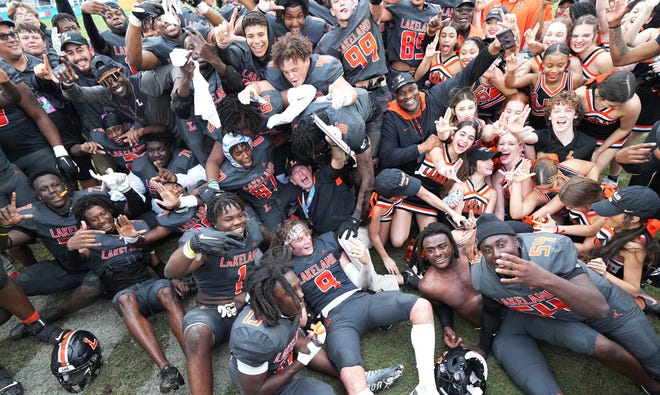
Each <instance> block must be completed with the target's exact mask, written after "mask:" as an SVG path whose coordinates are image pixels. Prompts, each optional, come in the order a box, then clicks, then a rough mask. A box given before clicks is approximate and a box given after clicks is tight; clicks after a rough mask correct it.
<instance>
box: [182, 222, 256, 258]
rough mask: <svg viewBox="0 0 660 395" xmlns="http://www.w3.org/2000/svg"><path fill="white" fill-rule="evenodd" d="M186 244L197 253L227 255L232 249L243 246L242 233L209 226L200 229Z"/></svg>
mask: <svg viewBox="0 0 660 395" xmlns="http://www.w3.org/2000/svg"><path fill="white" fill-rule="evenodd" d="M186 244H188V245H189V246H190V249H191V250H192V251H193V252H195V253H197V254H198V253H202V252H203V253H207V254H211V255H219V256H224V255H227V254H228V253H229V251H230V250H232V249H236V248H243V247H245V243H244V239H243V236H242V235H239V234H238V233H234V232H220V231H217V230H215V229H211V228H204V229H201V231H200V232H199V233H195V235H193V237H192V238H191V239H190V240H189V241H188V243H186ZM184 248H185V247H184Z"/></svg>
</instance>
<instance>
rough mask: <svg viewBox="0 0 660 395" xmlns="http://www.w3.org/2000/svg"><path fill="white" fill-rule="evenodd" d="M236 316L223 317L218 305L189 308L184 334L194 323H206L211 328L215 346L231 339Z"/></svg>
mask: <svg viewBox="0 0 660 395" xmlns="http://www.w3.org/2000/svg"><path fill="white" fill-rule="evenodd" d="M235 319H236V317H232V318H222V316H221V315H220V313H218V306H216V305H200V304H198V305H197V306H195V307H193V308H192V310H189V311H188V312H187V313H186V315H185V317H183V334H184V336H185V334H186V331H187V330H188V328H190V327H191V326H194V325H204V326H206V327H207V328H209V329H210V330H211V335H212V336H213V347H215V346H217V345H219V344H221V343H224V342H226V341H227V340H229V333H230V332H231V326H232V324H233V323H234V320H235Z"/></svg>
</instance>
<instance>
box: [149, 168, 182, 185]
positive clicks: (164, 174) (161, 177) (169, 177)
mask: <svg viewBox="0 0 660 395" xmlns="http://www.w3.org/2000/svg"><path fill="white" fill-rule="evenodd" d="M154 166H156V169H158V175H157V176H155V177H151V180H149V182H153V181H157V182H176V181H177V179H176V174H174V173H172V171H171V170H169V169H166V168H164V167H162V166H160V165H156V164H154Z"/></svg>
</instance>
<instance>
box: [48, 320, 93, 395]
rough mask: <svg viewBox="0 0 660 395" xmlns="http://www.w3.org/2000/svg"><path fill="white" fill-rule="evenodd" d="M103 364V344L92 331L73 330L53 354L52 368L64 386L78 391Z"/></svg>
mask: <svg viewBox="0 0 660 395" xmlns="http://www.w3.org/2000/svg"><path fill="white" fill-rule="evenodd" d="M102 365H103V356H102V354H101V345H100V343H99V340H98V339H97V338H96V336H94V335H93V334H92V333H91V332H87V331H71V332H69V333H67V334H66V335H64V338H63V340H62V342H61V343H60V344H58V345H57V346H55V348H54V349H53V353H52V354H51V363H50V369H51V372H52V373H53V375H55V377H57V380H58V381H59V383H60V385H62V388H64V389H65V390H67V391H68V392H72V393H77V392H81V391H82V390H84V389H85V388H86V387H87V386H89V385H90V384H91V382H92V381H94V379H95V378H96V376H98V375H99V373H100V371H101V366H102Z"/></svg>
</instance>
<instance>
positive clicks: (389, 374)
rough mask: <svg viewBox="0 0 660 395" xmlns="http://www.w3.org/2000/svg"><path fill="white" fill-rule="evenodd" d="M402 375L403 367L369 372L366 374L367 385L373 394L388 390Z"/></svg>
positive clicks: (391, 367)
mask: <svg viewBox="0 0 660 395" xmlns="http://www.w3.org/2000/svg"><path fill="white" fill-rule="evenodd" d="M401 374H403V365H400V364H398V365H392V366H390V367H389V368H384V369H378V370H370V371H368V372H366V376H367V385H368V386H369V390H370V391H371V392H373V393H374V394H375V393H376V392H380V391H382V390H385V389H388V388H390V387H391V386H392V384H394V382H395V381H396V380H397V379H398V378H399V377H401Z"/></svg>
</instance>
